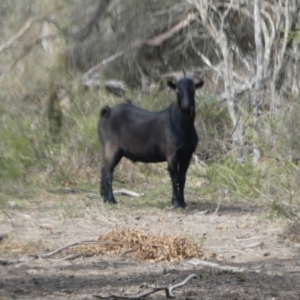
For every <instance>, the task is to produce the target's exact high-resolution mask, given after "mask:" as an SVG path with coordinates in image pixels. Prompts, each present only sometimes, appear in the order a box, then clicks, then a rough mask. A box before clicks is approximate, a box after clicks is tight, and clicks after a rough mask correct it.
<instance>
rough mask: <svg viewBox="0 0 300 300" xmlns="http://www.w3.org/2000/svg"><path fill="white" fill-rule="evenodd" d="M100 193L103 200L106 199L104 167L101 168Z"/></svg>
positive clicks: (106, 186)
mask: <svg viewBox="0 0 300 300" xmlns="http://www.w3.org/2000/svg"><path fill="white" fill-rule="evenodd" d="M100 195H101V197H102V198H103V201H104V202H107V201H108V185H107V180H106V169H105V167H103V168H102V170H101V182H100Z"/></svg>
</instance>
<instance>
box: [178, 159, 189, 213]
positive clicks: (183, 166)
mask: <svg viewBox="0 0 300 300" xmlns="http://www.w3.org/2000/svg"><path fill="white" fill-rule="evenodd" d="M189 165H190V159H187V160H185V161H181V162H180V163H179V176H178V177H179V180H178V194H179V205H180V206H181V207H186V203H185V201H184V187H185V182H186V172H187V170H188V167H189Z"/></svg>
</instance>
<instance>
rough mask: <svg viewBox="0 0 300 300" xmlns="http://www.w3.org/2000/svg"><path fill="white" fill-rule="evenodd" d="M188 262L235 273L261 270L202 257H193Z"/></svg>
mask: <svg viewBox="0 0 300 300" xmlns="http://www.w3.org/2000/svg"><path fill="white" fill-rule="evenodd" d="M187 262H188V263H189V264H192V265H194V266H203V267H209V268H214V269H218V270H222V271H227V272H233V273H245V272H256V273H259V272H260V270H253V269H249V268H240V267H232V266H224V265H220V264H218V263H213V262H209V261H204V260H200V259H197V258H193V259H191V260H189V261H187Z"/></svg>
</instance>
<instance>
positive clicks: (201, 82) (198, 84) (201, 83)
mask: <svg viewBox="0 0 300 300" xmlns="http://www.w3.org/2000/svg"><path fill="white" fill-rule="evenodd" d="M203 85H204V81H203V80H200V81H199V82H198V83H196V84H195V89H199V88H201V87H202V86H203Z"/></svg>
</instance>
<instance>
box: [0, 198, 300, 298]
mask: <svg viewBox="0 0 300 300" xmlns="http://www.w3.org/2000/svg"><path fill="white" fill-rule="evenodd" d="M124 199H125V198H124ZM134 201H137V200H136V199H128V198H126V200H125V201H124V203H122V199H121V201H120V202H121V204H120V205H117V206H113V207H111V206H108V205H103V204H102V203H101V202H100V201H99V199H98V198H97V197H96V198H91V197H90V195H87V194H74V195H51V194H48V193H45V194H44V195H42V196H40V197H38V198H36V199H32V200H30V201H28V202H24V203H20V204H18V205H16V207H14V208H13V209H7V210H6V213H2V214H1V216H0V234H7V235H8V237H7V238H5V237H4V238H3V239H2V240H1V241H0V252H1V257H2V258H5V259H7V260H13V259H30V258H32V256H31V255H37V254H42V253H48V252H50V251H52V250H54V249H56V248H59V247H62V246H64V245H67V244H69V243H75V242H79V241H83V240H98V238H99V236H105V235H107V234H108V233H109V232H112V230H114V229H116V228H117V229H118V230H119V229H120V230H124V234H125V233H126V232H129V231H133V232H137V231H140V232H145V234H149V235H150V236H152V237H155V236H177V237H178V238H179V237H184V238H187V239H188V240H189V241H192V242H194V243H196V244H197V245H198V246H200V247H201V249H202V251H203V255H204V257H200V260H201V261H203V260H205V261H207V262H210V263H214V264H215V265H213V264H212V265H209V266H205V265H203V264H201V263H200V264H199V261H197V260H195V259H191V258H185V259H181V260H178V261H160V262H157V261H155V260H152V261H151V260H150V261H149V260H143V259H142V258H141V257H137V256H136V255H135V253H134V251H131V252H130V251H129V252H127V253H126V251H127V250H130V249H124V251H120V252H116V253H113V254H112V253H109V252H107V253H105V251H102V252H99V253H98V254H97V255H96V254H95V253H88V252H87V253H85V254H84V253H80V252H79V253H78V251H77V252H76V248H68V249H66V250H64V251H63V252H60V253H59V254H57V255H54V256H53V257H51V258H48V259H43V258H36V256H33V258H34V259H33V260H31V261H27V262H22V263H17V264H10V265H6V266H5V265H2V266H0V298H1V299H54V298H55V299H96V298H95V297H94V296H93V295H101V296H108V295H112V294H115V295H135V294H138V293H140V292H141V291H144V290H147V289H151V288H153V287H155V286H168V285H174V284H176V283H179V282H181V281H183V280H184V279H185V278H186V277H187V276H188V275H190V274H193V273H195V274H196V275H197V279H191V280H190V281H189V282H188V283H187V284H186V285H185V286H183V287H181V288H178V289H176V290H174V291H173V292H174V294H175V296H176V298H177V299H300V247H299V245H298V244H295V243H292V242H291V241H289V239H287V238H286V237H285V234H284V232H283V229H282V228H283V226H282V224H279V223H275V222H274V221H271V220H269V219H267V218H265V212H264V211H262V209H261V208H256V207H245V206H243V207H238V206H235V207H233V206H229V205H228V206H226V205H224V206H222V207H220V208H219V210H218V212H217V213H215V214H214V213H213V212H214V210H212V211H209V210H205V208H204V206H203V205H201V204H199V205H198V204H195V203H194V204H190V205H189V207H188V209H187V210H184V211H182V210H169V209H158V208H153V207H144V206H143V205H140V206H138V205H137V204H136V203H135V206H134V208H132V207H133V205H132V203H133V202H134ZM77 250H78V248H77ZM133 250H134V249H133ZM70 254H81V255H79V256H78V255H77V256H73V257H70V256H69V255H70ZM83 254H84V255H83ZM68 256H69V258H68ZM233 267H235V268H236V270H237V271H236V272H235V271H232V269H230V268H233ZM146 299H166V295H165V293H164V292H163V291H160V292H157V293H155V294H152V295H149V296H148V297H147V298H146Z"/></svg>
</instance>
